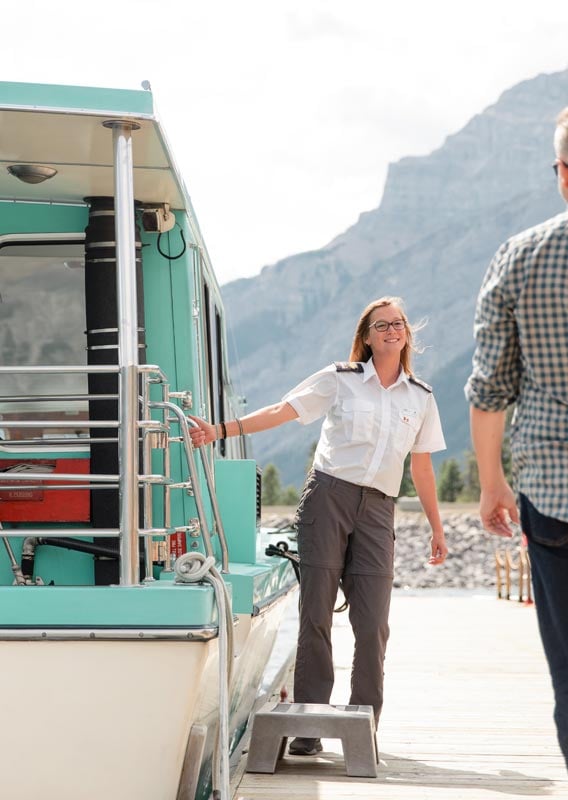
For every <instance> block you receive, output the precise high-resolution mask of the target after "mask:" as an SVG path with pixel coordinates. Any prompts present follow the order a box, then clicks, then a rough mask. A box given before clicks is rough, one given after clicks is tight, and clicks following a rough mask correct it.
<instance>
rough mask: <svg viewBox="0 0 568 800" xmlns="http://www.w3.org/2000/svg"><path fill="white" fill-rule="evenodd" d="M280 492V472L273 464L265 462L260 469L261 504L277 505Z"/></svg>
mask: <svg viewBox="0 0 568 800" xmlns="http://www.w3.org/2000/svg"><path fill="white" fill-rule="evenodd" d="M281 492H282V487H281V485H280V473H279V472H278V469H277V468H276V467H275V466H274V464H267V465H266V467H265V468H264V469H263V471H262V493H261V499H262V505H263V506H277V505H278V504H279V502H280V494H281Z"/></svg>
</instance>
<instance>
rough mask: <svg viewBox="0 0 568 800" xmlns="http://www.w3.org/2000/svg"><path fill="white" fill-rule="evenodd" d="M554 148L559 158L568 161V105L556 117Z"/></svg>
mask: <svg viewBox="0 0 568 800" xmlns="http://www.w3.org/2000/svg"><path fill="white" fill-rule="evenodd" d="M554 150H555V152H556V157H557V158H560V159H561V160H562V161H566V162H567V163H568V107H566V108H564V109H563V110H562V111H561V112H560V114H559V115H558V116H557V117H556V130H555V131H554Z"/></svg>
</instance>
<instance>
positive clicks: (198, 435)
mask: <svg viewBox="0 0 568 800" xmlns="http://www.w3.org/2000/svg"><path fill="white" fill-rule="evenodd" d="M412 350H413V344H412V328H411V327H410V325H409V323H408V320H407V318H406V316H405V314H404V311H403V309H402V301H401V300H400V298H396V297H383V298H381V299H379V300H376V301H374V302H373V303H371V304H370V305H369V306H367V308H366V309H365V310H364V311H363V314H362V315H361V318H360V320H359V323H358V325H357V328H356V331H355V336H354V339H353V345H352V348H351V354H350V357H349V358H350V361H349V362H348V363H336V364H332V365H330V366H328V367H325V368H324V369H322V370H320V371H319V372H316V373H315V374H314V375H311V376H310V377H309V378H307V379H306V380H305V381H303V382H302V383H300V384H299V385H298V386H296V387H295V388H294V389H292V391H290V392H288V394H287V395H285V397H284V399H283V400H282V402H280V403H276V404H275V405H272V406H267V407H266V408H262V409H260V410H258V411H254V412H253V413H252V414H247V415H246V416H245V417H243V418H242V419H240V420H239V419H237V420H234V421H230V422H227V423H222V424H221V425H215V426H214V425H210V424H208V423H207V422H205V421H203V420H200V419H195V418H194V419H195V422H197V423H198V425H199V429H193V430H192V431H191V435H192V439H193V444H194V446H197V447H199V446H201V445H203V444H208V443H209V442H212V441H214V440H215V439H217V438H220V437H224V436H238V435H239V434H241V435H242V434H243V433H244V434H250V433H256V432H257V431H264V430H267V429H268V428H274V427H276V426H277V425H281V424H282V423H284V422H289V421H290V420H293V419H297V420H298V421H299V422H301V423H302V424H304V425H305V424H307V423H309V422H313V421H314V420H316V419H319V418H320V417H323V416H325V420H324V422H323V425H322V429H321V435H320V439H319V443H318V446H317V449H316V453H315V456H314V465H313V469H312V471H311V472H310V474H309V475H308V478H307V481H306V484H305V486H304V490H303V493H302V497H301V499H300V504H299V507H298V511H297V515H296V524H297V529H298V549H299V554H300V575H301V584H300V629H299V635H298V652H297V657H296V667H295V673H294V700H295V702H297V703H329V700H330V696H331V690H332V688H333V680H334V674H333V661H332V652H331V625H332V616H333V607H334V604H335V600H336V595H337V589H338V586H339V582H340V580H341V583H342V588H343V592H344V594H345V598H346V600H347V602H348V604H349V619H350V622H351V625H352V628H353V632H354V636H355V651H354V657H353V668H352V673H351V698H350V700H349V703H350V704H353V705H372V706H373V709H374V712H375V720H376V722H377V723H378V719H379V714H380V712H381V707H382V704H383V661H384V656H385V649H386V644H387V639H388V635H389V628H388V613H389V606H390V596H391V589H392V581H393V560H394V498H395V497H396V496H397V495H398V492H399V489H400V483H401V480H402V474H403V468H404V460H405V458H406V456H407V454H408V453H409V452H411V453H412V455H411V474H412V479H413V482H414V485H415V487H416V491H417V493H418V496H419V498H420V502H421V503H422V508H423V509H424V512H425V514H426V516H427V518H428V521H429V523H430V526H431V528H432V538H431V556H430V558H429V562H428V563H430V564H441V563H443V561H444V559H445V558H446V555H447V552H448V551H447V547H446V542H445V538H444V531H443V528H442V523H441V520H440V515H439V512H438V503H437V497H436V482H435V476H434V470H433V468H432V461H431V458H430V453H432V452H434V451H437V450H443V449H444V448H445V442H444V437H443V434H442V429H441V426H440V419H439V415H438V410H437V407H436V402H435V400H434V396H433V394H432V390H431V388H430V387H429V386H428V385H427V384H425V383H423V382H422V381H419V380H417V379H416V378H415V377H414V376H413V374H412V369H411V365H410V361H411V353H412ZM320 750H321V742H320V741H319V739H305V738H298V739H294V741H293V742H292V743H291V744H290V752H291V753H293V754H295V755H315V754H316V753H317V752H319V751H320Z"/></svg>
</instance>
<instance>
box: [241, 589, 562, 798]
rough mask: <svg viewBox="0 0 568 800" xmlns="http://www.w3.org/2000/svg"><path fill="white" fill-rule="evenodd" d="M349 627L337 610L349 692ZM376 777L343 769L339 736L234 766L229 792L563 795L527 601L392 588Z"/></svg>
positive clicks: (340, 691) (338, 659)
mask: <svg viewBox="0 0 568 800" xmlns="http://www.w3.org/2000/svg"><path fill="white" fill-rule="evenodd" d="M351 644H352V637H351V631H350V628H349V622H348V619H347V615H346V614H339V615H336V620H335V625H334V653H335V663H336V687H335V690H334V695H333V697H332V703H346V702H348V699H349V693H348V686H349V678H350V658H351ZM385 668H386V679H385V680H386V691H385V698H386V700H385V707H384V711H383V715H382V718H381V723H380V726H379V733H378V742H379V751H380V769H379V777H378V778H376V779H368V778H348V777H346V776H345V766H344V761H343V756H342V751H341V742H340V741H339V740H333V739H324V740H323V745H324V752H323V754H322V755H321V757H319V758H305V757H304V758H301V757H291V756H288V755H286V756H285V758H284V760H283V761H281V762H280V764H279V766H278V768H277V771H276V772H275V774H274V775H260V774H251V773H247V772H245V771H244V769H245V767H246V757H245V758H243V760H242V764H241V765H240V767H239V769H238V770H237V772H236V774H235V777H234V780H233V792H234V794H233V797H234V798H235V800H356V798H365V800H373V799H374V798H377V799H378V798H381V800H490V799H491V798H501V800H503V798H505V800H515V798H523V799H524V800H526V798H537V797H562V798H564V800H565V799H566V798H568V775H567V773H566V769H565V766H564V761H563V759H562V756H561V753H560V750H559V748H558V745H557V742H556V735H555V729H554V724H553V721H552V711H553V699H552V691H551V687H550V680H549V676H548V671H547V667H546V663H545V659H544V655H543V653H542V649H541V644H540V640H539V636H538V630H537V622H536V614H535V610H534V606H527V605H524V604H521V603H518V602H513V601H504V600H497V599H495V597H494V596H493V595H492V594H472V593H463V594H455V595H450V594H447V593H444V594H440V593H438V592H436V591H422V592H418V593H415V594H405V593H404V592H397V593H395V595H394V596H393V602H392V610H391V638H390V642H389V647H388V651H387V662H386V664H385Z"/></svg>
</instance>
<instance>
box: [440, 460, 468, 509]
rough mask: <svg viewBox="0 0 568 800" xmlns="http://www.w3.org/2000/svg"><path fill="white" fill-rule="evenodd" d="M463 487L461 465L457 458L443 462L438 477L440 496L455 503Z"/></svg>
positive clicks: (443, 499)
mask: <svg viewBox="0 0 568 800" xmlns="http://www.w3.org/2000/svg"><path fill="white" fill-rule="evenodd" d="M462 489H463V479H462V476H461V472H460V465H459V464H458V462H457V461H456V459H455V458H448V459H446V461H444V462H442V466H441V467H440V477H439V478H438V497H439V498H440V500H442V501H443V502H445V503H454V502H455V501H456V500H457V498H458V495H459V493H460V492H461V491H462Z"/></svg>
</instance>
